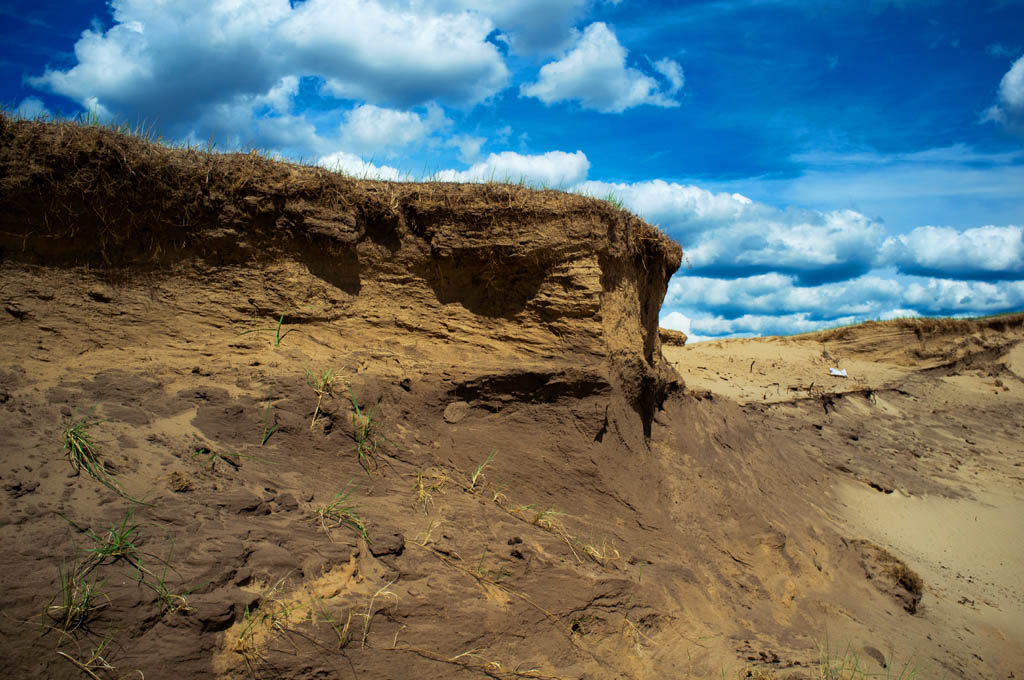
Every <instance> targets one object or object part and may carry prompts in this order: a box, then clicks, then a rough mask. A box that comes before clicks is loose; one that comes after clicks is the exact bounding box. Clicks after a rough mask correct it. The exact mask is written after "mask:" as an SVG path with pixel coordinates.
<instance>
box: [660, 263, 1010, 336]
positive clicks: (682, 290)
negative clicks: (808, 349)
mask: <svg viewBox="0 0 1024 680" xmlns="http://www.w3.org/2000/svg"><path fill="white" fill-rule="evenodd" d="M1022 308H1024V281H1011V282H1002V283H999V284H993V283H988V282H984V281H953V280H948V279H936V278H928V277H918V276H904V275H898V276H895V277H887V276H877V275H873V274H869V275H866V276H861V277H858V278H855V279H851V280H849V281H840V282H836V283H829V284H824V285H819V286H800V285H797V280H796V279H795V278H793V277H788V276H782V275H780V274H774V273H773V274H764V275H758V276H750V277H743V278H738V279H711V278H705V277H695V276H687V275H685V274H677V275H676V276H675V277H673V279H672V281H671V282H670V283H669V288H668V293H667V295H666V296H665V304H664V307H663V309H662V319H668V318H669V317H672V318H673V319H675V320H683V319H687V320H689V323H690V325H691V328H692V330H693V332H694V333H695V334H697V335H698V336H700V335H706V336H715V337H726V336H734V335H762V334H791V333H803V332H807V331H813V330H818V329H821V328H827V327H830V326H835V325H841V324H848V323H859V322H861V321H865V320H868V319H892V318H897V317H910V316H922V315H930V316H935V315H947V316H949V315H953V316H964V315H977V314H994V313H1001V312H1007V311H1013V310H1019V309H1022ZM662 325H665V324H664V323H662Z"/></svg>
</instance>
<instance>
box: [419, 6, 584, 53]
mask: <svg viewBox="0 0 1024 680" xmlns="http://www.w3.org/2000/svg"><path fill="white" fill-rule="evenodd" d="M430 4H431V5H432V6H433V7H435V8H436V9H438V10H439V11H446V12H450V11H460V10H472V11H474V12H478V13H480V14H483V15H484V16H486V17H488V18H489V19H490V20H491V21H493V22H494V25H495V26H496V27H497V28H498V30H500V31H502V32H503V33H504V34H505V35H506V36H507V39H508V43H509V46H510V47H511V49H512V51H513V52H514V53H516V54H543V53H547V52H551V51H554V50H560V49H563V48H565V47H566V46H567V45H568V43H569V42H570V41H571V40H572V38H573V26H574V25H575V23H576V21H577V20H578V19H579V18H580V17H581V16H582V15H583V13H584V12H585V10H586V9H587V7H588V6H589V4H590V2H589V1H588V0H516V2H495V1H494V0H435V1H434V2H431V3H430Z"/></svg>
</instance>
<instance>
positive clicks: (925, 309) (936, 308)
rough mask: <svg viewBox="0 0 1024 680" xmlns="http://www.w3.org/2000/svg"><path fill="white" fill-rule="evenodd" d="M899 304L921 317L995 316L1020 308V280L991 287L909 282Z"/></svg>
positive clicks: (1023, 297) (1023, 303)
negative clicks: (920, 314)
mask: <svg viewBox="0 0 1024 680" xmlns="http://www.w3.org/2000/svg"><path fill="white" fill-rule="evenodd" d="M903 301H904V303H905V305H904V306H906V307H908V308H910V309H914V310H916V311H918V312H920V313H922V314H930V315H937V314H941V315H964V314H972V315H977V314H998V313H1002V312H1009V311H1013V310H1019V309H1022V308H1024V281H1010V282H1002V283H999V284H995V283H989V282H987V281H951V280H948V279H922V280H912V281H910V282H909V283H908V284H907V286H906V288H905V290H904V292H903Z"/></svg>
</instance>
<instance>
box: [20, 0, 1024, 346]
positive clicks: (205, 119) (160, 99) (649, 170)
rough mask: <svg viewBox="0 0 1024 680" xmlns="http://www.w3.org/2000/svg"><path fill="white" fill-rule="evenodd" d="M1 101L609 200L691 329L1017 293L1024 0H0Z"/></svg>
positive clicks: (773, 328)
mask: <svg viewBox="0 0 1024 680" xmlns="http://www.w3.org/2000/svg"><path fill="white" fill-rule="evenodd" d="M0 25H2V26H3V28H2V29H0V31H2V35H0V38H2V41H0V88H2V91H0V101H3V102H5V103H7V105H8V107H9V108H10V109H14V110H17V111H18V112H19V113H21V114H22V115H26V116H33V115H37V114H47V113H53V114H62V115H69V114H72V115H73V114H75V113H77V112H80V111H82V110H84V109H88V110H92V111H96V112H98V113H99V114H100V115H101V116H102V117H104V118H109V119H114V120H120V121H127V122H129V123H134V122H136V121H145V122H146V123H148V124H150V125H153V126H155V127H156V128H157V129H158V130H159V131H160V132H161V133H162V134H163V136H164V137H165V138H168V139H171V140H190V141H193V142H200V143H203V144H205V143H206V142H207V141H208V140H213V141H214V142H216V143H217V145H218V148H221V149H231V148H237V147H248V146H258V147H261V148H266V149H270V150H272V151H275V152H278V153H280V154H282V155H284V156H288V157H292V158H297V159H298V158H301V159H303V160H306V161H310V162H318V163H321V164H323V165H326V166H331V167H339V168H341V169H344V170H347V171H349V172H352V173H354V174H357V175H360V176H362V175H374V176H380V177H385V178H401V179H405V178H409V177H424V176H434V177H439V178H442V179H450V180H459V181H472V180H489V179H497V180H504V179H509V180H511V181H519V180H520V179H524V178H525V179H526V180H527V181H530V182H533V183H535V184H538V185H545V186H555V187H562V188H565V189H568V190H576V191H585V192H588V193H591V194H594V195H597V196H607V195H609V194H614V195H615V196H617V197H618V198H620V199H621V200H622V201H623V202H624V203H625V205H626V206H627V207H629V208H630V209H632V210H633V211H635V212H637V213H638V214H640V215H641V216H643V217H644V218H646V219H647V220H648V221H650V222H652V223H654V224H657V225H658V226H660V227H661V228H662V229H663V230H664V231H665V232H666V233H668V234H669V235H671V236H672V237H674V238H675V239H676V240H678V241H679V242H680V243H681V244H682V245H683V247H684V249H685V251H686V253H687V259H688V264H687V265H685V266H684V268H683V270H682V271H680V273H679V274H677V275H676V277H674V278H673V280H672V282H671V284H670V288H669V292H668V296H667V298H666V302H665V306H664V308H663V311H662V323H663V325H666V326H669V327H674V328H679V329H682V330H685V331H687V332H688V333H690V334H691V336H692V337H694V338H711V337H726V336H734V335H762V334H774V333H793V332H802V331H809V330H815V329H818V328H823V327H828V326H830V325H836V324H840V323H850V322H854V321H860V320H863V319H868V318H876V319H877V318H890V317H893V316H910V315H979V314H993V313H999V312H1005V311H1015V310H1020V309H1024V31H1022V30H1021V27H1022V26H1024V2H1022V1H1021V0H996V1H992V2H970V1H968V0H963V1H961V2H940V1H931V0H863V1H860V2H839V1H838V0H836V1H833V0H816V1H809V0H760V1H751V2H737V1H731V0H719V1H709V2H675V3H656V2H638V1H631V0H618V1H613V0H520V1H518V2H517V1H515V0H506V1H505V2H492V1H489V0H405V1H400V0H305V1H304V2H295V1H293V2H290V3H289V2H288V1H287V0H245V1H243V0H206V1H197V0H174V1H157V0H113V1H112V2H109V3H104V2H90V1H86V0H78V1H74V2H62V3H45V2H39V1H38V0H35V1H29V0H5V1H3V2H2V3H0Z"/></svg>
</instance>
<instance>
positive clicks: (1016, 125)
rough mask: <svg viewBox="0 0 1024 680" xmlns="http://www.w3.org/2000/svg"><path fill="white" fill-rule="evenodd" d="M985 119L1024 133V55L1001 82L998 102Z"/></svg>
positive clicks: (1011, 130)
mask: <svg viewBox="0 0 1024 680" xmlns="http://www.w3.org/2000/svg"><path fill="white" fill-rule="evenodd" d="M984 120H987V121H989V120H990V121H995V122H997V123H1002V124H1003V125H1005V126H1006V129H1007V130H1009V131H1010V132H1013V133H1014V134H1024V57H1021V58H1020V59H1018V60H1017V61H1015V62H1013V66H1011V67H1010V70H1009V71H1007V72H1006V75H1004V76H1003V79H1002V80H1001V81H1000V82H999V94H998V102H997V103H996V104H995V105H993V106H992V107H991V108H990V109H989V110H988V111H986V112H985V116H984Z"/></svg>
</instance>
